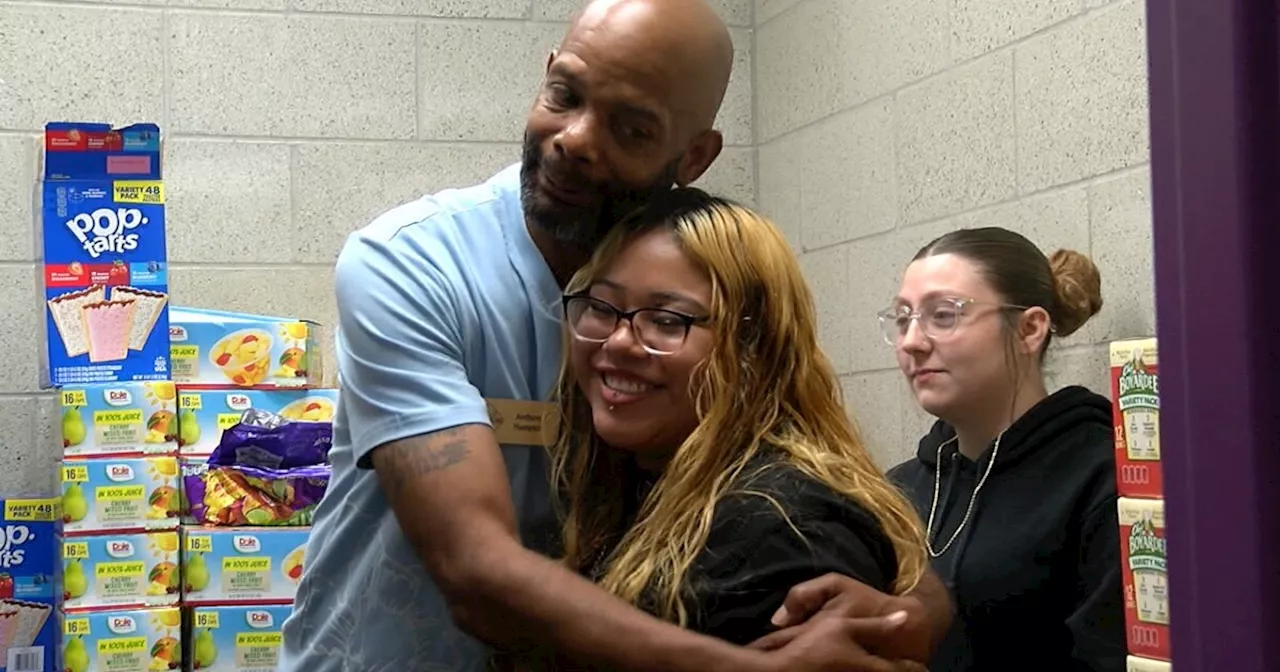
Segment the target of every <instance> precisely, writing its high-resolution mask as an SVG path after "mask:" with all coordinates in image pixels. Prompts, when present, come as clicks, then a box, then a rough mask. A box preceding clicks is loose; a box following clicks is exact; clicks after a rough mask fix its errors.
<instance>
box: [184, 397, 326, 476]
mask: <svg viewBox="0 0 1280 672" xmlns="http://www.w3.org/2000/svg"><path fill="white" fill-rule="evenodd" d="M332 445H333V423H329V422H293V421H290V420H287V419H285V418H282V417H280V416H279V415H276V414H274V413H268V412H266V411H260V410H257V409H249V410H247V411H245V412H244V414H243V415H242V416H241V418H240V422H239V423H237V424H236V425H234V426H232V427H230V428H228V429H226V430H224V431H223V432H222V438H221V440H220V441H219V442H218V447H217V448H214V449H213V454H211V455H210V456H209V465H210V466H247V467H259V468H265V469H286V470H287V469H297V468H298V467H308V466H312V465H317V464H327V463H328V461H329V448H330V446H332Z"/></svg>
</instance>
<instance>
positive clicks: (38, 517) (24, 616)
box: [0, 498, 62, 672]
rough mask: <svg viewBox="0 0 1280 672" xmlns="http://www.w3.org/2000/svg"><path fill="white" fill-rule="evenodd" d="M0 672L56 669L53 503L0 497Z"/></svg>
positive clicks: (56, 527) (56, 519) (57, 538)
mask: <svg viewBox="0 0 1280 672" xmlns="http://www.w3.org/2000/svg"><path fill="white" fill-rule="evenodd" d="M0 513H2V514H3V516H4V520H3V524H2V526H0V671H4V672H53V671H54V670H58V669H61V668H59V666H58V665H59V663H58V632H57V620H56V619H52V618H50V616H51V615H52V614H53V612H54V611H55V610H56V609H57V608H58V602H59V598H60V597H61V592H62V587H61V586H60V585H58V577H59V573H58V551H59V549H60V548H61V545H62V539H61V528H62V522H61V513H62V512H61V510H60V509H59V502H58V500H57V499H56V498H54V499H17V498H12V499H0Z"/></svg>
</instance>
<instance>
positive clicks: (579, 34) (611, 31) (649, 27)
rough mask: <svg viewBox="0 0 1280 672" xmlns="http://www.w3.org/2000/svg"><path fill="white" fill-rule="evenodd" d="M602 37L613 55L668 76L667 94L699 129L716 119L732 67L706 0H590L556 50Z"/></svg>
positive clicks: (725, 37)
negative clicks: (581, 41) (670, 77)
mask: <svg viewBox="0 0 1280 672" xmlns="http://www.w3.org/2000/svg"><path fill="white" fill-rule="evenodd" d="M593 36H594V37H605V38H607V39H608V41H609V44H610V49H611V50H612V51H613V52H614V54H615V56H616V57H618V58H627V59H633V60H634V61H635V63H636V64H637V66H640V67H645V66H648V67H653V68H659V69H661V70H663V71H666V72H667V73H669V74H670V75H672V76H673V81H672V82H671V85H672V87H673V88H674V90H673V92H672V93H673V95H672V98H673V99H674V100H675V101H677V102H678V104H679V106H680V107H681V108H687V109H686V110H684V111H687V112H688V113H689V114H691V115H692V116H693V119H691V121H692V122H693V123H694V124H696V125H697V126H700V127H701V128H700V129H699V130H702V129H705V128H711V126H712V125H713V124H714V123H715V118H716V115H717V114H718V113H719V111H720V105H721V103H722V102H723V101H724V94H725V90H726V89H727V88H728V86H729V76H730V74H731V73H732V71H733V39H732V38H731V37H730V35H729V30H728V28H726V27H725V25H724V22H723V21H721V19H720V17H719V15H717V14H716V12H715V10H714V9H712V8H711V6H710V5H708V4H707V3H706V1H705V0H592V1H591V2H590V3H588V4H587V6H586V7H584V8H583V9H582V10H581V11H580V12H579V13H578V14H577V16H576V17H575V18H574V21H573V24H572V25H571V26H570V28H569V31H568V33H567V34H566V35H565V38H564V41H563V42H562V43H561V48H562V49H564V48H572V45H573V44H574V42H575V41H578V40H582V39H591V37H593Z"/></svg>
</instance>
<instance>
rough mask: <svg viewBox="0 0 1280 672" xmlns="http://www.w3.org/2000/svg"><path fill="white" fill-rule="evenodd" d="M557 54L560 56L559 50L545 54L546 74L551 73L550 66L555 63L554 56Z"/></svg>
mask: <svg viewBox="0 0 1280 672" xmlns="http://www.w3.org/2000/svg"><path fill="white" fill-rule="evenodd" d="M559 54H560V50H559V49H552V50H551V53H549V54H547V72H551V64H552V63H555V61H556V56H557V55H559Z"/></svg>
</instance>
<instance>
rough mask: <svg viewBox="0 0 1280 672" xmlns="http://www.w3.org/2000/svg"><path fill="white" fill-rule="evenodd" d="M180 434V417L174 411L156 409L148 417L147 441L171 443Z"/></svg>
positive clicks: (145, 439)
mask: <svg viewBox="0 0 1280 672" xmlns="http://www.w3.org/2000/svg"><path fill="white" fill-rule="evenodd" d="M177 435H178V418H177V416H175V415H174V414H173V411H156V412H155V413H152V414H151V417H150V418H147V435H146V437H145V438H144V439H143V441H145V442H146V443H169V442H170V441H173V440H174V438H175V437H176V436H177Z"/></svg>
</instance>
